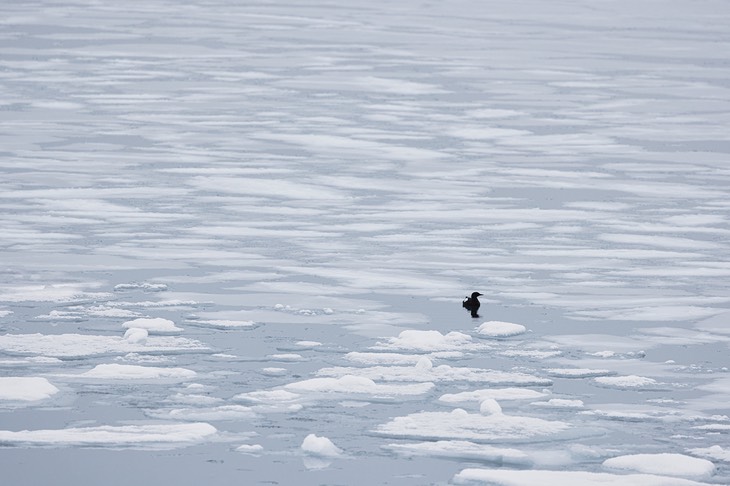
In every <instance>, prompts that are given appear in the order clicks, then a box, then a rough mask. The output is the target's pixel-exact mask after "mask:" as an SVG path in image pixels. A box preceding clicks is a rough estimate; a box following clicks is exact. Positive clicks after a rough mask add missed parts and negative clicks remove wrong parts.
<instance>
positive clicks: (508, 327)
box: [477, 321, 527, 337]
mask: <svg viewBox="0 0 730 486" xmlns="http://www.w3.org/2000/svg"><path fill="white" fill-rule="evenodd" d="M526 331H527V329H526V328H525V326H523V325H522V324H513V323H511V322H502V321H487V322H485V323H483V324H482V325H481V326H479V327H478V328H477V332H478V333H479V334H480V335H481V336H488V337H510V336H517V335H519V334H524V333H525V332H526Z"/></svg>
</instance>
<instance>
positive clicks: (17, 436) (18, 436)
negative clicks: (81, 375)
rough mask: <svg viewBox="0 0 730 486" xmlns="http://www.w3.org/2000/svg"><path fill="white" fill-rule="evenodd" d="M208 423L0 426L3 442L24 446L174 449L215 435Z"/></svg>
mask: <svg viewBox="0 0 730 486" xmlns="http://www.w3.org/2000/svg"><path fill="white" fill-rule="evenodd" d="M217 433H218V431H217V430H216V428H215V427H213V426H212V425H210V424H207V423H192V424H154V425H124V426H111V425H103V426H98V427H72V428H68V429H52V430H21V431H18V432H15V431H10V430H0V443H2V444H4V445H19V446H25V447H49V446H55V447H69V446H81V447H105V448H114V449H174V448H177V447H185V446H188V445H192V444H195V443H199V442H202V441H204V440H208V439H210V438H212V437H213V436H214V435H216V434H217Z"/></svg>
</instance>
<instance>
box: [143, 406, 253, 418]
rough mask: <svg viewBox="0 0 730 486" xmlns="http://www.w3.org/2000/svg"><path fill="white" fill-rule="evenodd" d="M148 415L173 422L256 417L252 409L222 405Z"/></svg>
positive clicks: (159, 411)
mask: <svg viewBox="0 0 730 486" xmlns="http://www.w3.org/2000/svg"><path fill="white" fill-rule="evenodd" d="M147 415H149V416H150V417H155V418H163V419H172V420H191V421H198V420H206V421H219V420H241V419H251V418H254V417H256V413H255V412H254V411H253V410H252V409H251V408H250V407H244V406H243V405H221V406H218V407H210V408H175V409H172V410H159V409H158V410H150V411H148V412H147Z"/></svg>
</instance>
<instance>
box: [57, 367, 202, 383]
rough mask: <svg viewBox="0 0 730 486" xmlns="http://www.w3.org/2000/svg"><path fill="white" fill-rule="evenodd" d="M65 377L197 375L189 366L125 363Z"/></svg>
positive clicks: (172, 378) (148, 378)
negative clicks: (163, 366)
mask: <svg viewBox="0 0 730 486" xmlns="http://www.w3.org/2000/svg"><path fill="white" fill-rule="evenodd" d="M59 376H63V377H65V378H67V377H74V378H83V379H91V380H104V381H106V380H112V381H116V380H134V381H158V380H164V381H173V382H174V381H185V380H189V379H192V378H194V377H195V376H196V373H195V372H194V371H193V370H189V369H187V368H160V367H154V366H138V365H124V364H117V363H112V364H100V365H96V366H95V367H94V368H92V369H90V370H89V371H85V372H84V373H80V374H77V375H59Z"/></svg>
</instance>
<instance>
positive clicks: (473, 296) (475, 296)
mask: <svg viewBox="0 0 730 486" xmlns="http://www.w3.org/2000/svg"><path fill="white" fill-rule="evenodd" d="M480 295H483V294H480V293H479V292H472V294H471V298H472V299H476V298H477V297H479V296H480Z"/></svg>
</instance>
